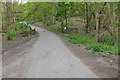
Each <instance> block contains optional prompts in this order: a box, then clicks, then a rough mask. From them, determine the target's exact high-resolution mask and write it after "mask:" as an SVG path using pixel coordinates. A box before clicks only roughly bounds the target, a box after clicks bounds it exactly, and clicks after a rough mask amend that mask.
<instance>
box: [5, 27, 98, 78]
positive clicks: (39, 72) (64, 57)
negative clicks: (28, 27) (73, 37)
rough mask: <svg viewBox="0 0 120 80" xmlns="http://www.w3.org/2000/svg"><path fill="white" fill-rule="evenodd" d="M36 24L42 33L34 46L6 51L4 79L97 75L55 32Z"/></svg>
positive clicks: (88, 76)
mask: <svg viewBox="0 0 120 80" xmlns="http://www.w3.org/2000/svg"><path fill="white" fill-rule="evenodd" d="M32 27H33V28H36V29H37V31H38V34H39V35H40V36H39V38H38V40H37V41H36V42H35V44H34V45H33V46H30V47H26V49H25V50H21V51H20V52H19V53H17V54H15V55H14V56H12V57H10V58H9V57H8V58H7V59H5V58H6V55H7V54H8V55H9V54H10V53H5V54H3V57H4V59H3V78H97V76H96V75H95V74H94V73H93V72H92V71H91V70H90V69H88V67H87V66H86V65H84V64H83V63H82V62H81V61H80V59H78V58H76V57H75V56H74V55H73V54H72V53H71V52H70V51H69V50H68V49H67V48H66V46H65V45H64V44H63V43H62V41H61V40H60V39H59V38H58V37H57V36H56V35H55V34H54V33H52V32H50V31H47V30H44V29H41V28H37V27H35V26H32ZM22 48H25V47H22ZM11 53H12V52H11Z"/></svg>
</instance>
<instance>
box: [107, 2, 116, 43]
mask: <svg viewBox="0 0 120 80" xmlns="http://www.w3.org/2000/svg"><path fill="white" fill-rule="evenodd" d="M107 5H108V11H109V18H110V21H109V22H110V29H111V28H112V29H113V30H112V38H113V41H112V44H113V45H114V44H115V26H113V24H114V21H113V20H112V18H111V16H112V14H111V10H110V4H109V3H107ZM113 8H114V7H113ZM113 14H114V15H113V18H115V13H114V11H113Z"/></svg>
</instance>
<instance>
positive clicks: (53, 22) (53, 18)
mask: <svg viewBox="0 0 120 80" xmlns="http://www.w3.org/2000/svg"><path fill="white" fill-rule="evenodd" d="M54 14H55V2H53V15H52V24H55V16H54Z"/></svg>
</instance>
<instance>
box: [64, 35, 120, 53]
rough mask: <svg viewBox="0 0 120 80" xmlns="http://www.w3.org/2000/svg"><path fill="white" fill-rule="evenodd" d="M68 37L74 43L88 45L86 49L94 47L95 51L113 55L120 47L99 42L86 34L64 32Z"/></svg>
mask: <svg viewBox="0 0 120 80" xmlns="http://www.w3.org/2000/svg"><path fill="white" fill-rule="evenodd" d="M64 35H65V36H66V37H68V38H69V42H71V43H73V44H83V45H84V46H86V49H92V50H93V51H94V52H99V54H103V55H112V54H118V47H117V45H114V46H111V45H107V44H105V43H104V44H102V43H98V42H96V41H94V40H92V39H90V38H88V37H86V36H84V35H81V36H76V35H73V34H64Z"/></svg>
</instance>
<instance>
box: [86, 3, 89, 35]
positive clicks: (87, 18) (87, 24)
mask: <svg viewBox="0 0 120 80" xmlns="http://www.w3.org/2000/svg"><path fill="white" fill-rule="evenodd" d="M85 4H86V33H88V27H89V17H88V3H87V2H86V3H85Z"/></svg>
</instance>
